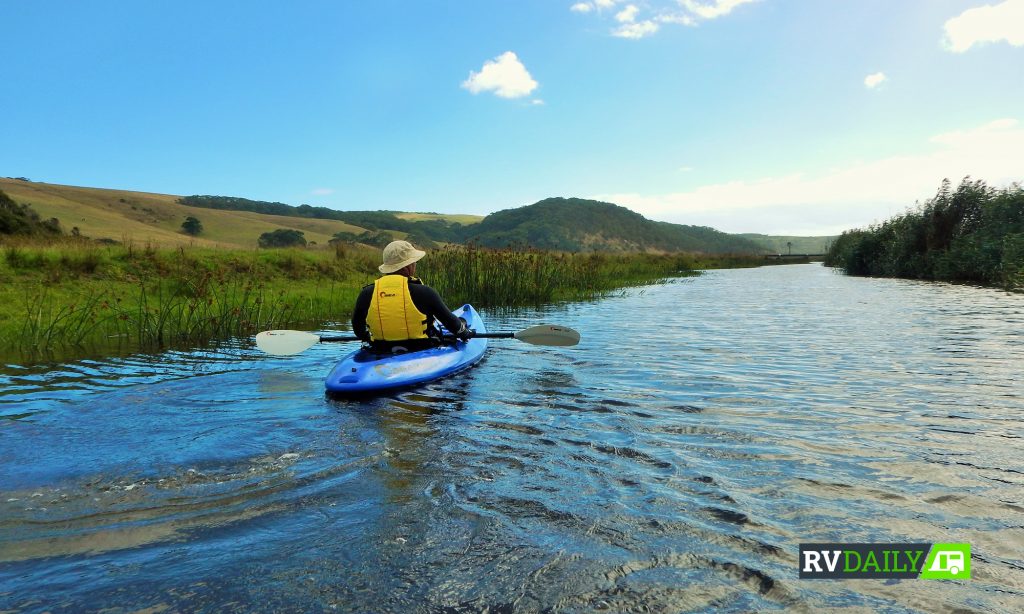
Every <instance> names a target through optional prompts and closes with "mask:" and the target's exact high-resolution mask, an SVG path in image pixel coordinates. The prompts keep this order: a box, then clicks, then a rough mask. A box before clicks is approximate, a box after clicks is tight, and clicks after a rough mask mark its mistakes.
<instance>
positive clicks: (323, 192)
mask: <svg viewBox="0 0 1024 614" xmlns="http://www.w3.org/2000/svg"><path fill="white" fill-rule="evenodd" d="M310 194H312V195H313V196H329V195H331V194H334V190H333V189H332V188H317V189H315V190H313V191H312V192H310Z"/></svg>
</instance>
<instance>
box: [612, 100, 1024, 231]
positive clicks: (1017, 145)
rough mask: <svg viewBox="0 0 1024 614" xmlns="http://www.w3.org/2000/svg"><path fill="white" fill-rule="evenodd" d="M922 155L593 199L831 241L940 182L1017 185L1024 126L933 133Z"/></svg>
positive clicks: (1013, 123) (721, 225)
mask: <svg viewBox="0 0 1024 614" xmlns="http://www.w3.org/2000/svg"><path fill="white" fill-rule="evenodd" d="M928 144H930V146H931V147H930V151H927V152H925V153H922V154H919V155H913V156H894V157H888V158H881V159H877V160H874V161H869V162H864V163H859V164H855V165H851V166H849V167H846V168H839V169H835V170H831V171H829V172H826V173H822V174H818V175H810V174H805V173H798V172H795V173H792V174H789V175H785V176H782V177H768V178H762V179H737V180H735V181H730V182H727V183H718V184H712V185H705V186H701V187H698V188H695V189H693V190H690V191H688V192H675V193H667V194H638V193H618V194H615V193H612V194H598V195H594V196H593V198H596V199H598V200H604V201H608V202H613V203H617V204H620V205H623V206H626V207H629V208H631V209H633V210H635V211H638V212H640V213H642V214H644V215H646V216H648V217H651V218H654V219H659V220H668V221H674V222H680V223H684V224H699V225H708V226H712V227H715V228H718V229H720V230H725V231H729V232H745V231H748V230H749V229H750V228H758V227H760V228H770V229H771V230H770V232H775V233H785V232H792V233H794V234H832V233H838V232H840V231H842V230H847V229H850V228H854V227H863V226H866V225H868V224H870V223H872V222H875V221H882V220H884V219H888V218H889V217H891V216H893V215H896V214H898V213H901V212H902V211H904V210H905V209H907V208H908V207H911V206H913V204H914V202H915V201H919V200H924V199H926V198H929V197H930V196H932V195H934V194H935V191H936V189H937V188H938V187H939V183H940V182H941V180H942V179H943V178H949V179H950V180H952V181H954V182H956V181H959V180H960V179H961V178H963V177H965V176H967V175H970V176H972V177H975V178H977V179H984V180H985V181H987V182H988V183H989V184H990V185H1007V184H1009V183H1010V182H1014V181H1021V180H1024V126H1022V125H1021V123H1020V121H1019V120H1017V119H1009V118H1007V119H1000V120H996V121H993V122H990V123H987V124H984V125H981V126H975V127H971V128H965V129H963V130H956V131H952V132H946V133H942V134H938V135H936V136H934V137H932V138H931V139H929V141H928Z"/></svg>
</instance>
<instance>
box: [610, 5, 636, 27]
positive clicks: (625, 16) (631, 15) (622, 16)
mask: <svg viewBox="0 0 1024 614" xmlns="http://www.w3.org/2000/svg"><path fill="white" fill-rule="evenodd" d="M638 12H640V9H638V8H636V5H635V4H630V5H629V6H627V7H626V8H624V9H622V10H621V11H619V13H618V14H617V15H615V21H617V22H619V23H633V22H634V21H636V14H637V13H638Z"/></svg>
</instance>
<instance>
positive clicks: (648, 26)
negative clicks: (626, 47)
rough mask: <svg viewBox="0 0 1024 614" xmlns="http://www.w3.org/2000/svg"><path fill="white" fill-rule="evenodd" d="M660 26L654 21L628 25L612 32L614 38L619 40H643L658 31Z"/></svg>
mask: <svg viewBox="0 0 1024 614" xmlns="http://www.w3.org/2000/svg"><path fill="white" fill-rule="evenodd" d="M658 28H659V26H658V24H656V23H654V22H653V21H641V22H639V23H627V24H623V25H621V26H619V27H618V28H615V29H614V30H612V36H617V37H619V38H643V37H645V36H650V35H651V34H654V33H655V32H657V31H658Z"/></svg>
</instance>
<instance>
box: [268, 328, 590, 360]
mask: <svg viewBox="0 0 1024 614" xmlns="http://www.w3.org/2000/svg"><path fill="white" fill-rule="evenodd" d="M473 338H474V339H518V340H519V341H525V342H526V343H532V344H533V345H551V346H569V345H576V344H577V343H579V342H580V334H579V333H578V332H576V331H574V330H573V329H571V328H566V327H565V326H553V325H550V324H540V325H538V326H531V327H530V328H524V329H523V330H519V331H516V332H512V333H479V334H476V335H473ZM449 339H450V337H449ZM359 340H360V339H359V337H321V336H320V335H317V334H314V333H309V332H305V331H301V330H266V331H263V332H262V333H260V334H258V335H256V347H258V348H259V349H261V350H263V351H264V352H266V353H267V354H274V355H275V356H291V355H292V354H298V353H300V352H305V351H306V350H308V349H309V348H311V347H313V346H314V345H316V344H318V343H333V342H342V341H359Z"/></svg>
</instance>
